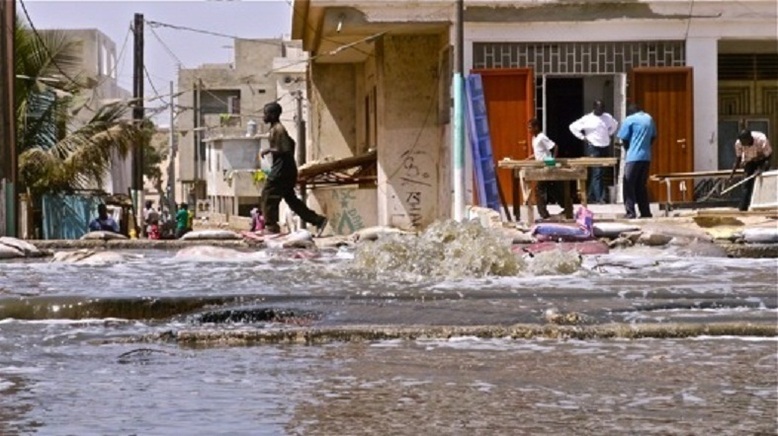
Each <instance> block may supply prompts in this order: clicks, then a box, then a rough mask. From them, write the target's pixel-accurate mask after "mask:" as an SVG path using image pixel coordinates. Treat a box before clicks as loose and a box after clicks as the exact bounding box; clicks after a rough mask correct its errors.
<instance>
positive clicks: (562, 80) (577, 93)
mask: <svg viewBox="0 0 778 436" xmlns="http://www.w3.org/2000/svg"><path fill="white" fill-rule="evenodd" d="M583 99H584V81H583V78H582V77H570V78H568V77H548V78H546V135H548V137H549V138H551V140H552V141H554V142H556V144H557V147H559V151H558V152H557V153H558V154H557V157H581V156H583V155H584V145H583V142H582V141H581V140H579V139H578V138H576V137H575V136H573V134H572V133H570V124H572V123H573V121H575V120H577V119H578V118H580V117H581V116H582V115H583V113H582V112H581V110H582V108H583V107H584V104H583ZM556 183H557V184H558V188H557V189H556V192H555V194H556V195H552V197H554V198H552V199H551V200H552V201H553V202H555V203H558V204H562V203H561V202H560V200H561V198H557V197H560V193H561V189H559V188H561V186H562V184H564V183H565V182H556ZM568 185H569V187H570V192H571V193H572V194H573V201H574V202H575V203H578V202H580V199H579V198H578V195H576V192H577V191H576V185H575V182H569V183H568Z"/></svg>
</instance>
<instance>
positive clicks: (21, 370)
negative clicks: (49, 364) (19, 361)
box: [0, 365, 43, 374]
mask: <svg viewBox="0 0 778 436" xmlns="http://www.w3.org/2000/svg"><path fill="white" fill-rule="evenodd" d="M42 371H43V368H39V367H37V366H28V367H20V366H14V365H10V366H0V374H37V373H39V372H42Z"/></svg>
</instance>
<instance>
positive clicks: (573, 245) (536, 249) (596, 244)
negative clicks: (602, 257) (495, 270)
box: [513, 240, 610, 255]
mask: <svg viewBox="0 0 778 436" xmlns="http://www.w3.org/2000/svg"><path fill="white" fill-rule="evenodd" d="M551 250H561V251H576V252H578V253H579V254H582V255H583V254H608V252H610V249H609V248H608V244H606V243H604V242H600V241H596V240H594V241H584V242H550V241H549V242H538V243H535V244H530V245H528V246H525V247H520V248H514V249H513V251H514V252H523V253H530V254H535V253H542V252H544V251H551Z"/></svg>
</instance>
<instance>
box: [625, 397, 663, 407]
mask: <svg viewBox="0 0 778 436" xmlns="http://www.w3.org/2000/svg"><path fill="white" fill-rule="evenodd" d="M672 400H673V397H671V396H669V395H660V396H656V397H646V398H638V399H635V400H633V401H631V402H629V403H628V404H627V405H626V407H641V406H647V405H649V404H651V403H656V402H665V401H672Z"/></svg>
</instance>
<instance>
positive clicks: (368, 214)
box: [309, 186, 378, 235]
mask: <svg viewBox="0 0 778 436" xmlns="http://www.w3.org/2000/svg"><path fill="white" fill-rule="evenodd" d="M309 203H310V204H311V206H312V207H313V209H314V210H319V211H321V212H322V213H323V214H324V215H325V216H327V217H328V218H329V220H330V223H329V226H330V228H331V229H332V232H333V233H334V234H336V235H348V234H351V233H354V232H355V231H357V230H359V229H363V228H365V227H372V226H375V225H378V218H377V216H378V213H377V210H376V189H375V188H356V187H355V186H335V187H328V188H319V189H316V190H315V191H313V195H312V196H311V197H310V200H309Z"/></svg>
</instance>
